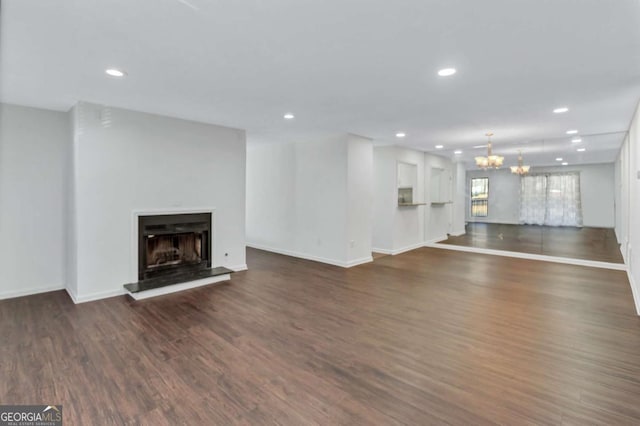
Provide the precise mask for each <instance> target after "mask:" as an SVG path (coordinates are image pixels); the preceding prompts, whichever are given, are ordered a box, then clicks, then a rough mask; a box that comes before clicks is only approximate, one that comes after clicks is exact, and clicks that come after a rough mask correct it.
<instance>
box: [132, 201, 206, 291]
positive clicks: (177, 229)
mask: <svg viewBox="0 0 640 426" xmlns="http://www.w3.org/2000/svg"><path fill="white" fill-rule="evenodd" d="M206 268H211V213H190V214H166V215H153V216H139V217H138V280H140V281H143V280H146V279H150V278H156V277H163V276H170V275H179V274H182V273H190V272H196V271H198V270H201V269H206Z"/></svg>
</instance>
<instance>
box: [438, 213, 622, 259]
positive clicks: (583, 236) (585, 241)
mask: <svg viewBox="0 0 640 426" xmlns="http://www.w3.org/2000/svg"><path fill="white" fill-rule="evenodd" d="M466 232H467V233H466V234H465V235H460V236H458V237H449V238H448V239H447V240H445V241H441V243H442V244H451V245H456V246H465V247H478V248H487V249H493V250H506V251H515V252H519V253H532V254H544V255H547V256H558V257H569V258H572V259H584V260H597V261H601V262H609V263H624V260H623V259H622V254H621V253H620V248H619V245H618V241H617V239H616V234H615V232H614V230H613V229H609V228H587V227H585V228H573V227H553V226H535V225H503V224H495V223H468V224H467V226H466Z"/></svg>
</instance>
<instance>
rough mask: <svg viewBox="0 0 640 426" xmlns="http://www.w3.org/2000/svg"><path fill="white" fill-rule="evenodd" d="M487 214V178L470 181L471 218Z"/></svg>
mask: <svg viewBox="0 0 640 426" xmlns="http://www.w3.org/2000/svg"><path fill="white" fill-rule="evenodd" d="M488 214H489V178H486V177H484V178H473V179H471V217H487V215H488Z"/></svg>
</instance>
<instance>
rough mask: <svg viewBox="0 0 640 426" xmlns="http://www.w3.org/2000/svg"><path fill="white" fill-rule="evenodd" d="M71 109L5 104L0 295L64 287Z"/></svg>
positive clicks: (1, 115) (0, 123)
mask: <svg viewBox="0 0 640 426" xmlns="http://www.w3.org/2000/svg"><path fill="white" fill-rule="evenodd" d="M69 141H70V126H69V116H68V114H67V113H62V112H54V111H47V110H42V109H35V108H27V107H21V106H15V105H6V104H2V105H0V299H2V298H6V297H13V296H20V295H25V294H33V293H38V292H41V291H49V290H52V289H61V288H64V282H65V274H64V253H65V235H64V220H65V219H64V212H65V179H64V176H65V168H66V167H65V161H66V159H65V152H66V149H67V148H66V147H67V145H68V144H69V143H70V142H69Z"/></svg>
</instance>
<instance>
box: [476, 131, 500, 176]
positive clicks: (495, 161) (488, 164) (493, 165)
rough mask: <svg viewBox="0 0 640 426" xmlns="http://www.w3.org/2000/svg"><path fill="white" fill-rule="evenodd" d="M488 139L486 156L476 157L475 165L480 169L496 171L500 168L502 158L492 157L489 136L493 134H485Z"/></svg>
mask: <svg viewBox="0 0 640 426" xmlns="http://www.w3.org/2000/svg"><path fill="white" fill-rule="evenodd" d="M486 136H487V138H488V142H487V156H486V157H476V165H477V166H478V167H480V168H482V169H497V168H499V167H501V166H502V163H503V162H504V157H501V156H499V155H493V154H492V153H491V136H493V133H487V134H486Z"/></svg>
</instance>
